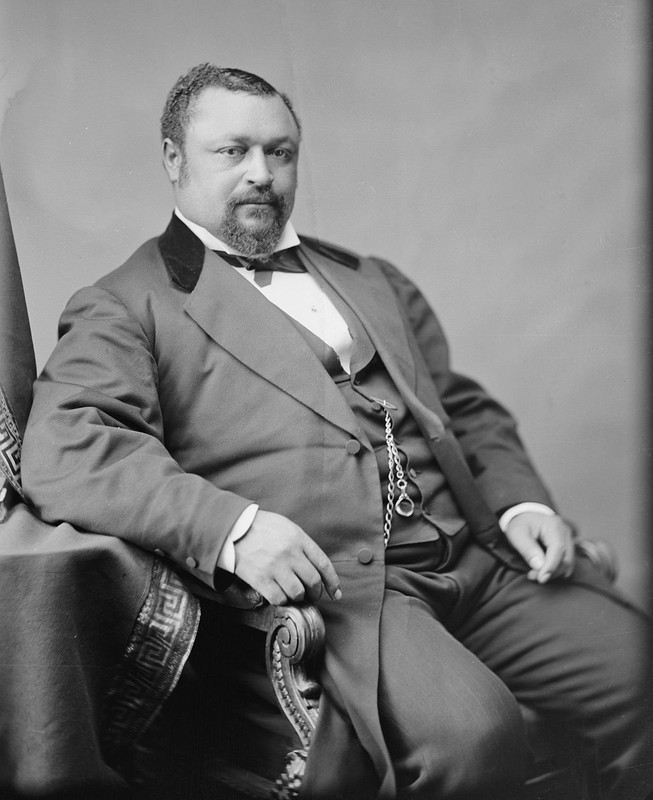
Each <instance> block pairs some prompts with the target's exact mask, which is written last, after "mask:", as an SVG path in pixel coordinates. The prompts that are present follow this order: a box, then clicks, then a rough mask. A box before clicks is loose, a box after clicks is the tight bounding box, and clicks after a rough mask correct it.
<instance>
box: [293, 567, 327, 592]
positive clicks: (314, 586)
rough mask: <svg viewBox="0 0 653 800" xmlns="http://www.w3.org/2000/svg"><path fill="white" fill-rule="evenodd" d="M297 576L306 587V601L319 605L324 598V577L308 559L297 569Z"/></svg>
mask: <svg viewBox="0 0 653 800" xmlns="http://www.w3.org/2000/svg"><path fill="white" fill-rule="evenodd" d="M295 574H296V575H297V577H298V578H299V580H300V581H301V582H302V584H303V586H304V590H305V597H304V599H305V600H308V601H309V602H311V603H317V601H318V600H319V599H320V597H321V596H322V591H323V590H324V585H323V584H322V576H321V575H320V573H319V572H318V571H317V569H316V568H315V567H314V566H313V564H312V563H311V562H310V561H309V560H308V559H306V561H304V563H303V564H301V565H300V566H299V567H296V568H295Z"/></svg>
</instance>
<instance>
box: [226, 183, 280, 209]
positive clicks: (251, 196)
mask: <svg viewBox="0 0 653 800" xmlns="http://www.w3.org/2000/svg"><path fill="white" fill-rule="evenodd" d="M247 203H269V204H270V205H272V206H274V207H275V208H281V207H282V206H283V198H282V197H279V195H278V194H277V193H276V192H274V191H273V190H272V189H270V188H265V189H257V190H256V192H249V193H248V194H243V195H241V196H239V197H232V198H230V205H231V206H232V207H234V208H235V207H236V206H242V205H246V204H247Z"/></svg>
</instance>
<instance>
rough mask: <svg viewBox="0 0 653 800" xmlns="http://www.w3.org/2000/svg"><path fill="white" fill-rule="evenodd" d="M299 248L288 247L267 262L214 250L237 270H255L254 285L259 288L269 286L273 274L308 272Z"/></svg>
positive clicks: (273, 255)
mask: <svg viewBox="0 0 653 800" xmlns="http://www.w3.org/2000/svg"><path fill="white" fill-rule="evenodd" d="M298 250H299V247H297V246H295V247H288V248H286V249H285V250H277V252H276V253H272V255H271V256H270V257H269V259H267V260H266V261H260V260H259V259H258V258H250V257H249V256H235V255H232V254H231V253H225V252H223V251H222V250H214V251H213V252H214V253H217V254H218V255H219V256H220V258H223V259H224V260H225V261H226V262H227V263H228V264H231V266H232V267H236V268H237V269H248V270H254V283H256V285H257V286H269V285H270V283H271V282H272V273H273V272H306V267H305V266H304V265H303V264H302V262H301V259H300V258H299V253H298Z"/></svg>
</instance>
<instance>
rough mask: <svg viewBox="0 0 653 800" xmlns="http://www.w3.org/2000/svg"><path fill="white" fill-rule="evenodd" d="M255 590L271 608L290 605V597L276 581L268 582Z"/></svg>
mask: <svg viewBox="0 0 653 800" xmlns="http://www.w3.org/2000/svg"><path fill="white" fill-rule="evenodd" d="M254 588H256V591H257V592H258V593H259V594H260V595H261V596H262V597H264V598H265V599H266V600H267V601H268V603H269V604H270V605H271V606H284V605H286V604H287V603H288V596H287V595H286V593H285V592H284V591H283V589H282V588H281V586H279V584H278V583H276V581H267V582H265V583H264V584H262V585H261V586H257V587H254Z"/></svg>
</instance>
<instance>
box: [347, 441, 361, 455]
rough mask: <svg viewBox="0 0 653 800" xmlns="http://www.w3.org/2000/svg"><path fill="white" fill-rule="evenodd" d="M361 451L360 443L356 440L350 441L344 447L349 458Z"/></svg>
mask: <svg viewBox="0 0 653 800" xmlns="http://www.w3.org/2000/svg"><path fill="white" fill-rule="evenodd" d="M360 449H361V443H360V442H359V441H358V440H357V439H350V440H349V441H348V442H347V444H346V445H345V450H346V451H347V452H348V453H349V455H350V456H355V455H356V453H358V452H359V451H360Z"/></svg>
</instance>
